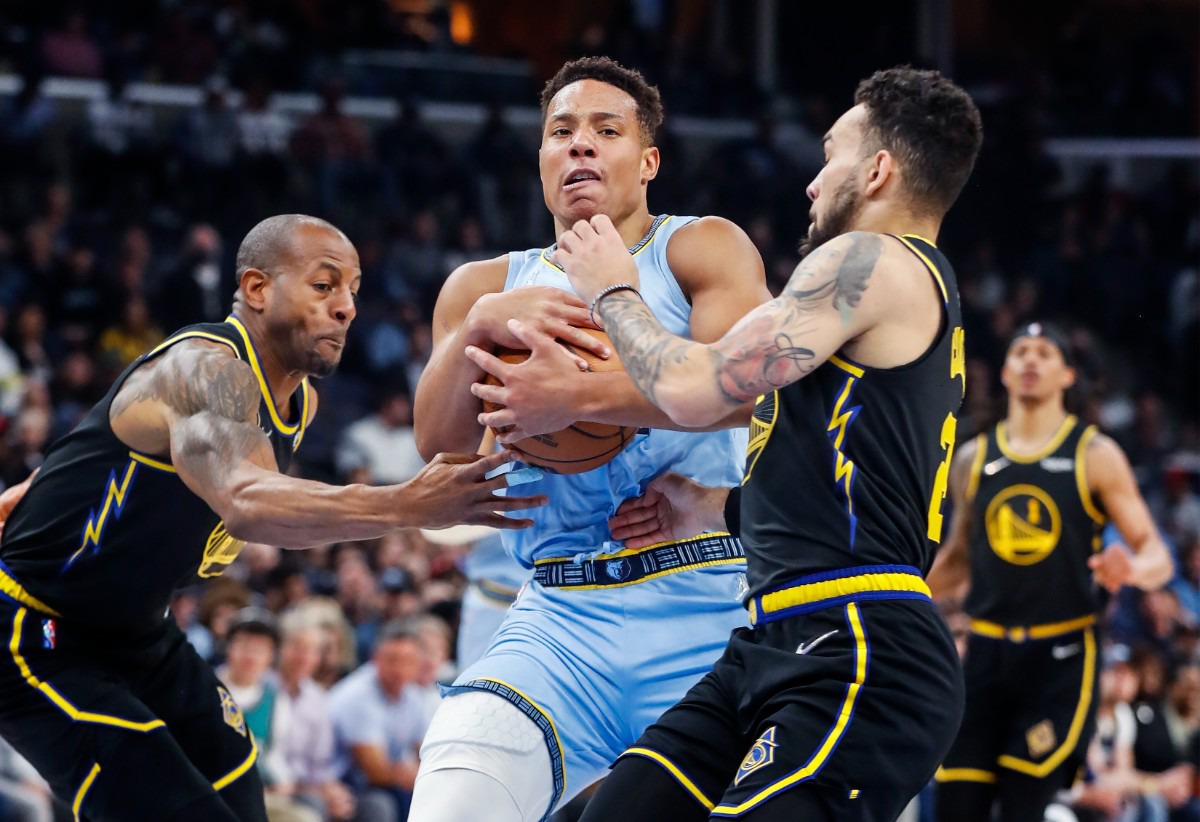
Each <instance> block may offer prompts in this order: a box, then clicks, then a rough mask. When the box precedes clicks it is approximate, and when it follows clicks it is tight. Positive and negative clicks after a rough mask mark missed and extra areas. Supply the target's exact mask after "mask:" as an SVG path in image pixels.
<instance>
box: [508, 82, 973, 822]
mask: <svg viewBox="0 0 1200 822" xmlns="http://www.w3.org/2000/svg"><path fill="white" fill-rule="evenodd" d="M980 140H981V126H980V121H979V113H978V111H977V109H976V108H975V105H974V103H973V102H972V101H971V99H970V98H969V97H968V96H967V94H966V93H965V92H964V91H963V90H962V89H960V88H959V87H957V86H956V85H954V84H953V83H951V82H950V81H949V80H947V79H946V78H944V77H942V76H941V75H940V74H938V73H936V72H932V71H917V70H914V69H911V68H897V69H892V70H889V71H883V72H879V73H877V74H875V75H874V76H872V77H871V78H869V79H868V80H866V81H864V82H863V83H861V84H860V85H859V87H858V90H857V92H856V94H855V105H854V107H853V108H851V109H850V110H849V111H847V112H846V113H845V114H843V115H842V116H841V117H840V118H839V119H838V120H837V122H836V123H834V125H833V127H832V128H831V129H830V130H829V132H828V133H827V134H826V135H825V137H824V141H823V143H824V153H825V164H824V167H823V168H822V170H821V172H820V173H819V174H818V175H817V177H816V179H815V180H814V181H813V182H812V183H811V185H810V186H809V188H808V195H809V197H810V198H811V199H812V201H813V206H812V221H813V222H812V226H811V228H810V229H809V233H808V238H807V240H806V241H805V243H804V245H803V248H802V251H803V252H806V253H805V256H804V259H803V261H802V262H801V263H800V265H799V267H798V268H797V269H796V272H795V273H794V274H793V275H792V278H791V281H790V282H789V283H788V285H787V287H786V288H785V289H784V291H783V293H782V294H781V295H780V296H779V297H778V298H776V299H775V300H772V301H771V302H769V303H767V304H766V305H764V306H761V307H759V308H757V309H755V310H754V311H752V312H750V314H748V315H747V316H746V317H744V318H743V319H742V320H741V321H739V322H738V323H737V325H735V326H734V327H733V329H732V330H730V331H729V332H728V333H726V334H725V335H724V336H723V337H722V338H721V339H720V340H718V341H716V342H714V343H711V344H708V345H704V344H701V343H696V342H689V341H687V340H683V339H681V338H679V337H677V336H675V335H673V334H671V333H669V332H668V331H666V330H665V329H664V328H663V327H662V325H661V324H659V322H658V321H657V320H656V319H655V318H654V316H653V315H652V314H651V313H650V312H649V311H648V310H647V309H646V307H645V305H644V304H643V302H642V299H641V297H640V294H639V282H638V272H637V271H636V270H634V268H633V266H631V265H629V261H628V259H627V258H626V257H624V256H623V255H622V254H621V253H620V252H621V251H622V250H623V246H622V243H621V240H620V238H619V236H618V235H617V234H616V232H615V231H614V230H613V228H612V226H611V224H610V223H609V221H608V220H606V219H605V218H603V217H596V218H593V219H592V220H591V221H589V222H583V221H581V222H578V223H576V224H575V226H574V228H572V229H571V230H570V231H567V232H565V233H564V234H563V235H562V236H561V237H560V238H559V250H558V253H557V255H556V260H557V262H558V263H559V264H560V265H562V266H563V268H565V269H566V271H567V274H568V276H569V277H570V278H571V283H572V285H573V286H574V287H575V290H576V291H577V292H578V293H579V295H580V296H581V297H583V298H584V299H585V300H587V301H588V302H589V304H591V305H593V306H594V307H595V309H596V311H597V313H598V314H599V316H600V317H601V318H602V319H603V324H604V327H605V329H606V330H607V331H608V334H609V336H610V337H611V338H612V340H613V342H614V344H615V346H616V349H617V351H618V353H619V354H620V355H621V358H622V359H623V361H624V362H625V365H626V368H627V369H628V370H629V373H630V375H631V376H632V378H633V379H634V381H635V382H636V383H637V386H638V388H640V389H641V390H642V391H643V392H645V394H646V396H647V397H649V398H650V399H651V400H652V401H653V402H654V403H655V404H656V405H658V406H660V407H661V408H662V409H663V410H664V411H666V412H667V413H668V414H669V415H670V416H671V418H672V419H674V420H675V421H676V422H679V423H682V424H684V425H691V426H701V425H706V424H708V423H709V422H711V421H712V420H713V419H716V418H718V417H720V416H721V415H723V414H726V413H728V411H729V409H731V408H734V407H736V406H737V405H738V404H739V403H742V402H745V401H747V400H754V399H755V398H757V404H756V406H755V411H754V422H753V424H752V427H751V436H750V447H749V454H748V463H747V466H746V478H745V481H744V483H743V485H742V486H741V487H740V492H737V493H734V492H729V491H723V490H707V491H706V490H704V489H702V488H700V487H699V486H696V485H694V484H691V483H687V482H686V481H684V480H683V479H682V478H679V477H672V478H671V479H669V480H660V482H659V483H658V484H657V485H656V486H655V487H654V488H653V489H652V491H651V493H650V494H648V495H646V497H645V498H644V499H643V500H642V501H640V502H639V503H635V504H632V505H628V506H626V507H625V509H624V510H623V511H622V512H621V515H620V516H619V517H617V518H616V519H615V520H614V522H613V526H614V536H618V537H620V536H628V537H630V540H629V541H627V543H626V544H639V542H640V540H638V539H636V538H637V537H639V536H640V538H641V540H645V539H650V540H655V539H661V538H666V537H668V536H669V535H670V534H671V533H673V532H674V531H675V530H676V529H677V528H680V527H682V528H684V529H685V530H690V529H691V527H695V526H696V525H699V526H701V527H704V528H713V527H719V526H721V527H723V526H724V525H726V524H728V525H729V526H731V528H730V530H731V531H733V530H735V529H737V531H738V532H740V534H741V537H742V540H743V543H744V544H745V548H746V558H747V569H748V575H749V579H750V592H749V594H748V596H747V598H746V605H747V607H748V608H749V611H750V619H751V622H752V623H753V627H752V628H741V629H738V630H736V631H734V633H733V636H732V637H731V639H730V642H729V645H728V647H727V648H726V650H725V654H724V655H723V656H722V658H721V659H720V660H719V661H718V662H717V663H716V665H715V667H714V668H713V670H712V672H711V673H710V674H708V675H707V676H706V677H704V678H703V679H702V680H700V682H699V683H698V684H697V685H696V686H695V687H693V688H692V689H691V690H690V691H689V692H688V694H687V695H686V696H685V697H684V698H683V700H682V701H680V702H679V703H678V704H677V705H676V706H675V707H673V708H671V709H669V710H668V711H667V712H666V713H665V714H664V715H663V716H662V717H661V718H660V719H659V720H658V722H656V723H655V724H654V725H652V726H650V728H649V729H648V730H647V731H646V733H645V734H643V736H642V738H641V739H640V740H639V741H638V742H637V743H635V744H634V746H633V747H631V748H630V749H628V750H627V751H625V753H624V754H623V755H622V757H621V758H620V759H619V760H618V761H617V763H616V764H615V765H614V766H613V771H612V773H611V774H610V776H609V778H608V779H607V780H606V781H605V782H604V783H602V784H601V786H600V790H599V791H598V793H597V794H596V796H595V797H594V798H593V801H592V803H591V804H590V805H589V807H588V809H587V810H586V811H585V814H584V819H585V820H596V821H598V820H606V821H608V820H614V819H615V820H621V822H637V821H638V820H648V821H649V822H660V820H663V819H671V820H700V819H707V818H710V817H712V818H725V817H737V818H744V819H748V820H755V822H762V821H764V820H781V821H782V820H789V822H790V821H791V820H797V819H803V820H810V821H811V820H839V822H845V820H880V821H881V822H882V820H889V822H890V820H894V819H895V818H896V816H897V815H898V814H899V813H900V811H901V810H902V809H903V808H904V807H905V805H906V804H907V803H908V801H909V799H910V798H911V797H912V796H913V795H915V794H916V793H917V791H919V790H920V789H921V787H922V786H923V785H925V784H926V782H928V780H929V779H930V778H931V777H932V776H933V773H934V771H935V770H936V768H937V765H938V763H939V762H940V761H941V759H942V757H943V756H944V755H945V752H946V751H947V749H948V748H949V747H950V743H951V742H952V741H953V739H954V734H955V731H956V730H957V729H958V723H959V719H960V717H961V713H962V703H963V690H962V675H961V671H960V668H959V662H958V655H957V654H956V653H955V648H954V643H953V641H952V639H951V636H950V633H949V630H948V629H947V627H946V625H945V623H944V622H943V621H942V619H941V617H940V616H939V614H938V612H937V609H936V608H935V607H934V604H933V602H932V600H931V598H930V595H929V589H928V588H927V587H926V585H925V582H924V580H923V579H922V577H923V575H924V574H925V573H926V572H927V571H928V570H929V567H930V565H931V564H932V563H933V555H934V548H935V545H936V543H937V542H938V540H939V539H940V538H941V533H942V504H943V497H944V496H945V493H946V478H947V474H948V472H949V467H950V458H951V454H950V452H951V448H952V446H953V443H954V433H955V426H956V417H955V414H956V413H957V411H958V407H959V404H960V403H961V400H962V396H963V390H964V384H963V379H964V376H963V372H964V364H965V363H964V355H963V330H962V326H961V318H960V312H959V303H958V289H957V287H956V285H955V279H954V272H953V270H952V269H951V267H950V264H949V263H948V262H947V261H946V259H945V257H943V256H942V254H941V252H940V251H938V249H937V246H936V245H935V243H936V240H937V235H938V230H939V228H940V226H941V222H942V218H943V216H944V215H945V213H946V211H947V210H948V209H949V208H950V206H951V204H952V203H953V202H954V200H955V199H956V198H957V196H958V194H959V192H960V191H961V190H962V188H963V186H964V185H965V183H966V181H967V178H968V176H969V175H970V171H971V168H972V166H973V164H974V161H975V156H976V154H977V152H978V149H979V144H980ZM513 331H514V333H516V334H518V335H520V334H522V333H525V329H524V328H522V327H520V326H519V325H518V326H515V327H514V328H513ZM677 486H679V487H685V488H686V489H687V495H688V496H690V497H692V498H693V500H696V499H698V500H699V501H700V502H701V503H707V506H706V507H705V506H703V505H702V507H701V508H700V509H699V510H691V511H688V510H684V509H682V508H680V507H678V505H677V503H678V502H679V501H680V499H681V492H679V491H678V490H677ZM664 489H667V491H669V493H665V492H664ZM672 497H674V502H672ZM739 497H740V499H737V498H739ZM730 500H732V501H733V502H734V504H733V505H730V506H728V507H727V508H726V506H725V503H726V502H729V501H730ZM725 510H728V511H729V512H730V515H731V516H730V515H726V514H725V513H724V511H725ZM739 511H740V513H739ZM698 518H699V519H700V521H699V522H697V519H698ZM739 518H740V522H739ZM729 520H733V521H729Z"/></svg>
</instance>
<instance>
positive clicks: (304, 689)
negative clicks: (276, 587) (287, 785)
mask: <svg viewBox="0 0 1200 822" xmlns="http://www.w3.org/2000/svg"><path fill="white" fill-rule="evenodd" d="M322 642H323V637H322V634H321V631H320V629H319V628H318V627H317V626H316V624H315V623H313V622H311V621H310V620H308V619H307V618H305V617H303V616H297V615H293V616H291V617H289V618H285V619H284V620H283V622H282V642H281V644H280V648H279V665H278V672H277V680H276V681H277V683H278V691H277V693H276V702H275V719H274V737H273V740H272V741H273V749H274V750H275V751H276V752H277V753H278V754H279V755H280V756H281V757H282V758H283V760H284V762H285V763H286V765H287V768H288V771H289V772H290V773H291V776H292V779H293V780H294V783H295V797H296V798H297V799H298V800H299V801H301V802H304V803H306V804H309V805H311V806H312V807H314V808H316V809H317V810H318V811H319V812H321V814H322V815H323V817H324V818H325V819H337V820H342V819H350V818H351V817H352V816H353V814H354V794H353V793H352V792H351V791H350V789H349V788H348V787H347V786H346V785H344V784H343V783H341V782H339V781H338V779H337V770H336V762H335V759H334V754H335V749H334V734H333V718H332V716H331V715H330V710H329V697H328V694H327V693H326V692H325V690H324V689H323V688H321V687H320V686H319V685H317V684H316V682H314V681H313V678H312V676H313V674H314V673H315V672H316V670H317V666H318V665H319V664H320V661H321V643H322Z"/></svg>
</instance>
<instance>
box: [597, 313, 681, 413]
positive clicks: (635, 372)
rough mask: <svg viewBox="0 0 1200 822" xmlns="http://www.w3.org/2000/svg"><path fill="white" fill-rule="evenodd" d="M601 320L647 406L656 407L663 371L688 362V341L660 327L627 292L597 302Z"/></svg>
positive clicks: (653, 317) (652, 316)
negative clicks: (648, 402)
mask: <svg viewBox="0 0 1200 822" xmlns="http://www.w3.org/2000/svg"><path fill="white" fill-rule="evenodd" d="M599 310H600V316H601V317H602V318H603V319H604V328H605V330H606V331H607V332H608V336H609V338H610V339H611V340H612V341H613V345H614V346H615V347H616V349H617V351H618V352H620V354H621V362H622V363H623V364H624V365H625V372H626V373H627V374H629V378H630V379H632V380H633V383H634V385H636V386H637V387H638V389H639V390H640V391H641V392H642V393H643V394H645V395H646V396H647V397H648V398H649V400H650V402H652V403H655V404H656V405H657V404H658V400H657V390H658V382H659V379H660V378H661V376H662V373H663V370H664V369H665V368H666V367H668V366H670V365H673V364H676V363H680V362H684V361H685V360H687V358H688V352H687V349H688V346H690V345H692V343H690V342H689V341H687V340H685V339H683V338H681V337H677V336H675V335H674V334H672V333H671V332H670V331H667V330H666V329H665V328H663V327H662V323H660V322H659V321H658V319H657V318H656V317H655V316H654V314H652V313H651V311H650V309H649V308H648V307H647V306H646V303H645V302H643V301H642V300H641V298H639V297H638V296H637V295H636V294H634V293H633V292H630V291H616V292H614V293H612V294H610V295H608V296H607V297H605V298H604V299H603V300H602V301H601V302H600V309H599Z"/></svg>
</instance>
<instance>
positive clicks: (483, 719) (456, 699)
mask: <svg viewBox="0 0 1200 822" xmlns="http://www.w3.org/2000/svg"><path fill="white" fill-rule="evenodd" d="M476 775H482V776H485V777H490V780H492V781H494V782H495V783H496V784H498V785H499V786H500V787H502V788H503V790H504V791H505V792H506V793H507V794H508V797H509V799H510V800H511V801H510V802H508V803H505V802H501V801H499V800H497V801H496V802H493V804H491V805H490V806H488V807H487V809H488V815H487V816H486V817H480V816H477V815H474V814H476V813H477V812H478V811H477V809H476V804H477V802H478V800H477V799H476V798H475V797H476V796H480V797H481V798H482V797H486V796H487V795H488V794H491V793H494V789H490V788H489V785H488V782H487V781H486V780H482V779H477V778H474V777H475V776H476ZM553 797H554V774H553V771H552V770H551V765H550V752H549V751H548V750H547V749H546V737H545V735H544V734H543V733H542V730H541V729H540V728H539V727H538V726H537V725H536V724H535V723H534V721H533V720H532V719H530V718H529V717H527V716H526V715H525V714H524V713H522V712H521V710H520V709H519V708H517V707H516V706H515V705H513V704H512V703H510V702H508V701H507V700H505V699H504V698H503V697H500V696H497V695H495V694H491V693H487V692H486V691H469V690H468V691H464V692H462V693H458V694H455V695H454V696H449V697H446V699H444V700H443V701H442V704H441V705H440V706H438V709H437V712H436V713H435V714H434V715H433V721H432V722H430V724H429V730H428V731H427V732H426V733H425V740H424V742H422V744H421V768H420V771H419V772H418V773H417V783H416V786H415V788H414V791H413V809H412V812H411V814H410V816H409V819H410V820H411V822H474V821H475V820H478V819H480V818H487V819H490V820H496V822H509V820H510V816H509V815H508V814H505V813H504V809H505V808H511V809H512V810H511V811H509V813H510V814H512V815H511V822H538V820H540V819H542V818H543V817H544V816H546V814H547V812H548V811H549V809H550V802H551V800H552V799H553Z"/></svg>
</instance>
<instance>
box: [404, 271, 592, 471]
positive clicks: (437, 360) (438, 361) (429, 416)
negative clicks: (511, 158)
mask: <svg viewBox="0 0 1200 822" xmlns="http://www.w3.org/2000/svg"><path fill="white" fill-rule="evenodd" d="M507 273H508V257H507V255H505V256H501V257H497V258H495V259H492V260H483V261H479V262H471V263H467V264H466V265H463V266H460V267H459V268H457V269H455V271H454V272H453V273H452V274H451V275H450V277H449V278H448V279H447V280H446V284H445V285H444V286H443V287H442V291H441V294H439V295H438V300H437V305H436V306H435V307H434V311H433V352H432V353H431V355H430V358H429V364H428V365H427V366H426V367H425V370H424V371H423V372H422V374H421V382H420V384H419V385H418V386H417V390H416V395H415V397H414V403H413V416H414V420H415V421H416V425H415V429H416V435H417V448H418V449H419V450H420V452H421V455H422V456H424V457H425V458H426V459H429V458H431V457H432V456H433V455H434V454H436V453H437V452H438V451H463V452H466V451H473V450H475V447H476V445H478V443H479V438H480V436H481V434H482V433H483V426H482V425H481V424H480V423H479V422H478V421H477V419H476V418H477V417H478V415H479V412H480V411H481V410H482V407H481V405H480V402H479V400H478V399H476V398H475V397H473V396H472V395H471V384H472V383H475V382H478V381H479V380H481V379H483V374H484V372H483V370H482V369H481V368H479V367H478V366H477V365H475V364H474V363H473V362H472V361H471V360H469V359H468V358H467V357H466V356H464V354H463V352H464V350H465V349H466V348H467V347H468V346H478V347H479V348H481V349H485V350H488V351H491V350H493V348H494V347H495V346H505V347H508V348H522V347H526V346H524V344H523V343H522V342H521V340H519V339H518V338H516V337H515V336H514V335H513V334H512V333H511V332H510V331H509V329H508V320H509V319H512V318H516V319H520V320H521V321H522V322H524V323H527V324H529V325H531V326H533V327H535V328H537V329H539V331H540V332H541V333H544V334H546V335H549V336H552V337H559V338H562V339H565V340H568V341H570V342H572V343H573V344H575V345H580V346H582V347H584V348H587V349H589V350H592V351H594V352H595V353H597V354H598V355H601V356H603V355H605V354H606V353H607V350H606V348H605V350H601V349H600V347H599V346H598V345H597V342H596V340H595V339H594V338H593V337H590V336H588V335H587V334H586V333H584V332H581V331H579V330H578V329H579V328H580V327H587V326H590V325H591V321H590V320H589V319H588V312H587V306H586V305H584V303H583V301H582V300H580V299H579V298H578V297H576V296H575V295H574V294H571V293H570V292H567V291H563V290H562V289H559V288H550V287H547V286H529V287H524V288H520V289H514V290H512V291H504V279H505V277H506V275H507ZM562 351H563V349H561V348H558V352H557V354H556V356H558V357H562ZM562 358H563V360H564V363H562V364H561V365H562V366H563V367H565V368H566V369H567V371H568V373H569V372H570V371H571V370H574V371H575V372H576V373H578V371H579V365H578V364H577V363H575V362H574V359H575V358H568V357H562ZM547 384H549V383H542V384H541V386H540V391H539V394H540V397H539V400H540V402H542V403H543V404H544V403H545V402H546V401H547V400H546V395H548V394H550V393H551V392H547V391H546V390H545V386H546V385H547ZM571 421H574V418H572V419H571V420H568V422H571ZM547 430H550V429H547ZM539 433H542V432H539Z"/></svg>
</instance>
